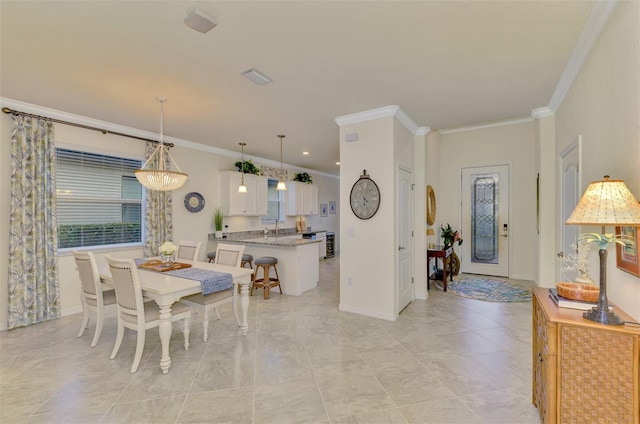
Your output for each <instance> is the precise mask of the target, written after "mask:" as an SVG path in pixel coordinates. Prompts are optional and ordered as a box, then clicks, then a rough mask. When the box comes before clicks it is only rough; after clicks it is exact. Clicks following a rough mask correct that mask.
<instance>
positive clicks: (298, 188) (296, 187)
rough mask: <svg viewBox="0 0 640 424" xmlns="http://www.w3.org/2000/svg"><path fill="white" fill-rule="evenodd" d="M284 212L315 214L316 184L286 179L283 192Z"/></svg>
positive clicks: (316, 206) (316, 203) (289, 213)
mask: <svg viewBox="0 0 640 424" xmlns="http://www.w3.org/2000/svg"><path fill="white" fill-rule="evenodd" d="M285 213H286V214H287V215H316V214H317V213H318V186H315V185H313V184H306V183H300V182H296V181H288V182H287V192H286V194H285Z"/></svg>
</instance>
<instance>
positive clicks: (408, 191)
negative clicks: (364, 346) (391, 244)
mask: <svg viewBox="0 0 640 424" xmlns="http://www.w3.org/2000/svg"><path fill="white" fill-rule="evenodd" d="M412 187H413V174H412V173H411V171H408V170H405V169H402V168H398V199H397V205H398V230H397V233H398V257H397V265H398V266H397V270H398V282H397V286H398V313H400V311H402V310H403V309H404V308H405V307H406V306H407V305H408V304H409V303H411V301H412V300H413V189H412Z"/></svg>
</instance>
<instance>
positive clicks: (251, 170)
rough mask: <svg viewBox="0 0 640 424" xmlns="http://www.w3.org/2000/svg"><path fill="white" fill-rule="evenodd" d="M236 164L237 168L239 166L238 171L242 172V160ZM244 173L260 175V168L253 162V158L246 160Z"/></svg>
mask: <svg viewBox="0 0 640 424" xmlns="http://www.w3.org/2000/svg"><path fill="white" fill-rule="evenodd" d="M235 165H236V168H238V172H242V162H241V161H238V162H236V163H235ZM244 173H245V174H254V175H260V168H258V167H257V166H255V165H254V164H253V162H251V159H249V160H245V161H244Z"/></svg>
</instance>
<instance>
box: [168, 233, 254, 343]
mask: <svg viewBox="0 0 640 424" xmlns="http://www.w3.org/2000/svg"><path fill="white" fill-rule="evenodd" d="M244 249H245V246H244V245H241V244H224V243H219V244H218V246H217V248H216V255H215V263H216V264H218V265H229V266H234V267H240V264H241V262H242V254H243V253H244ZM180 301H181V302H183V303H184V304H186V305H189V306H191V307H194V308H196V309H198V310H200V311H202V312H203V325H202V327H203V332H204V334H203V336H202V339H203V340H204V341H205V342H206V341H207V340H209V311H211V310H213V311H214V312H215V313H216V318H217V319H220V313H219V312H218V306H222V305H225V304H227V303H233V315H234V317H235V319H236V322H237V323H238V325H241V324H240V315H239V313H238V290H237V289H236V287H235V286H234V287H232V288H230V289H227V290H222V291H218V292H215V293H211V294H208V295H206V296H204V295H203V294H202V293H198V294H194V295H191V296H187V297H184V298H182V299H181V300H180Z"/></svg>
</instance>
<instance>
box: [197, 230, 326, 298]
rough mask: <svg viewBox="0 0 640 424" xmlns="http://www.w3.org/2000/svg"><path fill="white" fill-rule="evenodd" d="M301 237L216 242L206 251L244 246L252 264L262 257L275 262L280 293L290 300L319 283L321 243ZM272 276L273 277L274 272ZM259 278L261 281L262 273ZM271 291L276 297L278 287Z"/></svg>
mask: <svg viewBox="0 0 640 424" xmlns="http://www.w3.org/2000/svg"><path fill="white" fill-rule="evenodd" d="M301 237H302V236H301V235H285V236H280V237H259V238H256V237H253V238H247V239H222V240H218V239H216V240H211V241H210V242H209V247H210V248H211V251H215V248H216V246H217V244H218V243H230V244H243V245H244V246H245V249H244V253H248V254H250V255H253V259H254V260H256V259H258V258H260V257H263V256H273V257H274V258H277V259H278V265H277V267H278V276H279V277H280V285H281V287H282V292H283V293H284V294H288V295H292V296H300V295H301V294H302V293H304V292H306V291H307V290H311V289H313V288H315V287H317V285H318V280H319V279H320V263H319V261H318V243H320V240H312V239H303V238H301ZM254 270H255V267H254ZM271 276H272V277H275V273H273V271H272V274H271ZM260 277H262V273H261V274H260V276H259V278H260ZM273 290H275V292H276V293H279V291H278V288H277V287H276V288H273Z"/></svg>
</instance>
